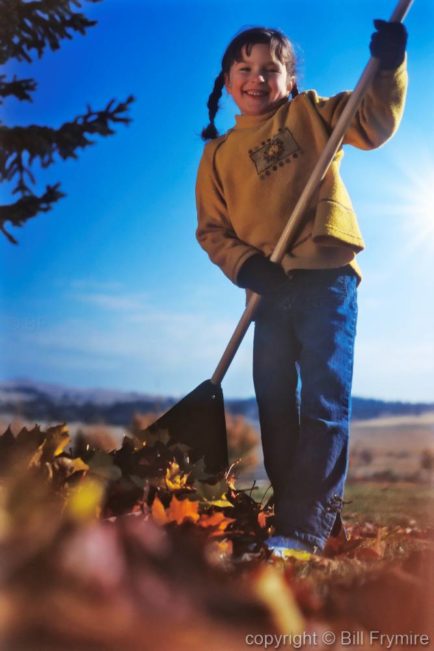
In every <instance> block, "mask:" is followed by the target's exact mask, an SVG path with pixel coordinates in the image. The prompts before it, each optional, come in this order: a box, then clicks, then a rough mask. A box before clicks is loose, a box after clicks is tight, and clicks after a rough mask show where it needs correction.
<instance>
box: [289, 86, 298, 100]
mask: <svg viewBox="0 0 434 651" xmlns="http://www.w3.org/2000/svg"><path fill="white" fill-rule="evenodd" d="M298 94H299V93H298V86H297V82H294V85H293V87H292V90H291V97H292V99H294V97H297V95H298Z"/></svg>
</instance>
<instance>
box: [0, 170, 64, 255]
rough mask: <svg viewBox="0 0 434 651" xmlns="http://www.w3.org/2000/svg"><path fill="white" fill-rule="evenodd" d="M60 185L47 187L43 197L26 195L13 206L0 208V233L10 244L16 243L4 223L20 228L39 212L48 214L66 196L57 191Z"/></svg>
mask: <svg viewBox="0 0 434 651" xmlns="http://www.w3.org/2000/svg"><path fill="white" fill-rule="evenodd" d="M59 188H60V183H56V184H55V185H47V188H46V190H45V192H44V194H43V195H41V196H40V197H38V196H37V195H35V194H26V195H25V196H23V197H21V199H19V200H18V201H16V202H15V203H13V204H9V205H5V206H0V231H1V232H2V233H3V235H4V236H5V237H6V238H7V239H8V240H9V242H11V243H12V244H18V241H17V240H16V239H15V238H14V237H13V236H12V235H11V234H10V233H8V231H7V230H6V228H5V223H6V222H11V224H12V225H13V226H15V227H21V226H22V225H23V224H24V223H25V222H26V221H27V220H28V219H31V218H32V217H36V215H37V214H38V213H40V212H48V211H49V210H51V208H52V207H53V204H54V203H55V202H56V201H59V199H62V198H63V197H65V196H66V195H65V194H64V193H63V192H61V191H60V190H59Z"/></svg>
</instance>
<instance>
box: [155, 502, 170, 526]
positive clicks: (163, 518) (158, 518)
mask: <svg viewBox="0 0 434 651" xmlns="http://www.w3.org/2000/svg"><path fill="white" fill-rule="evenodd" d="M151 514H152V519H153V520H154V521H155V522H156V523H157V524H166V522H169V520H168V518H167V515H166V511H165V509H164V506H163V504H162V502H161V500H160V498H159V497H158V495H157V497H156V498H155V499H154V501H153V502H152V507H151Z"/></svg>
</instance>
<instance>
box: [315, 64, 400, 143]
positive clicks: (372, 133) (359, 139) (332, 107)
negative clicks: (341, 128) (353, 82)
mask: <svg viewBox="0 0 434 651" xmlns="http://www.w3.org/2000/svg"><path fill="white" fill-rule="evenodd" d="M407 81H408V78H407V57H406V58H405V60H404V61H403V63H402V64H401V65H400V66H399V67H398V68H396V69H394V70H379V71H378V72H377V73H376V75H375V77H374V79H373V80H372V82H371V84H370V85H369V86H368V88H367V90H366V93H365V95H364V97H363V99H362V102H361V104H360V106H359V108H358V110H357V112H356V114H355V116H354V118H353V120H352V122H351V124H350V126H349V128H348V129H347V132H346V134H345V137H344V141H343V142H344V144H349V145H353V146H354V147H358V148H359V149H375V148H376V147H380V146H381V145H382V144H384V143H385V142H386V141H387V140H388V139H389V138H391V137H392V135H393V134H394V133H395V131H396V130H397V129H398V126H399V123H400V121H401V118H402V114H403V111H404V104H405V98H406V92H407ZM350 96H351V92H350V91H345V92H342V93H339V94H337V95H335V96H334V97H330V98H321V97H318V95H316V93H315V92H312V97H311V99H312V100H313V102H314V104H315V108H316V110H317V111H318V113H319V115H320V116H321V118H322V120H323V121H324V122H325V124H326V126H327V127H328V129H329V130H330V132H331V131H332V130H333V128H334V127H335V125H336V123H337V121H338V119H339V117H340V116H341V114H342V112H343V110H344V108H345V106H346V104H347V102H348V99H349V98H350Z"/></svg>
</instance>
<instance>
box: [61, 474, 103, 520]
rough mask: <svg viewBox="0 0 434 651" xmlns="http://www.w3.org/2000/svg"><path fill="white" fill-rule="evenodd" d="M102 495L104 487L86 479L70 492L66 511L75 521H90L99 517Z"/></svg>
mask: <svg viewBox="0 0 434 651" xmlns="http://www.w3.org/2000/svg"><path fill="white" fill-rule="evenodd" d="M103 495H104V486H103V485H102V484H101V483H100V482H99V481H96V480H95V479H89V478H87V479H85V480H84V481H82V482H81V483H80V484H79V485H78V486H77V488H75V489H74V490H73V491H72V492H71V494H70V496H69V500H68V503H67V510H68V511H69V514H70V515H71V516H72V517H73V518H75V519H76V520H90V519H92V518H94V517H96V516H97V515H99V512H100V509H101V506H100V505H101V501H102V498H103Z"/></svg>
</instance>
